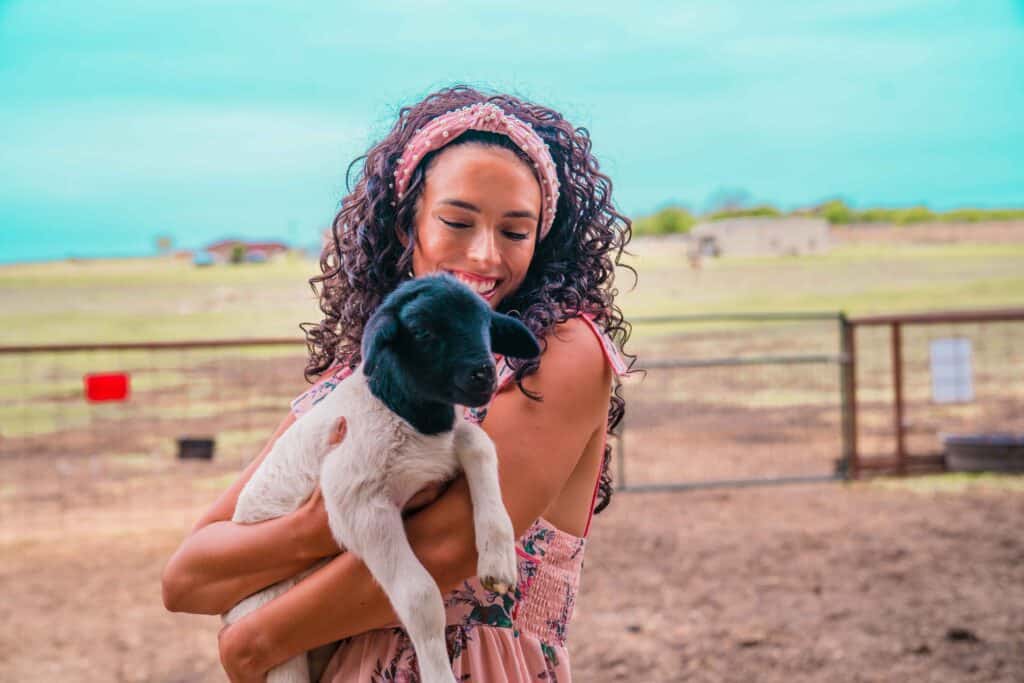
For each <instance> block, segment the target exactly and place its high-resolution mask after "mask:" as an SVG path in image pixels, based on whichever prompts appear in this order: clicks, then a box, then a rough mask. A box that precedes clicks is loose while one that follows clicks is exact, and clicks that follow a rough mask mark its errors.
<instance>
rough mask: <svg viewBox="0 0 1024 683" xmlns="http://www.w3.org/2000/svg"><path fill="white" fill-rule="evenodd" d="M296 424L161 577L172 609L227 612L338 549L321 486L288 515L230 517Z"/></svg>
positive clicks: (425, 497) (417, 501)
mask: <svg viewBox="0 0 1024 683" xmlns="http://www.w3.org/2000/svg"><path fill="white" fill-rule="evenodd" d="M294 421H295V417H294V415H288V416H287V417H286V418H285V419H284V420H283V421H282V422H281V424H280V426H278V428H277V430H275V432H274V434H273V435H272V436H271V437H270V440H269V441H268V443H267V445H266V446H265V447H264V449H263V451H261V452H260V454H259V455H258V456H256V458H255V459H254V460H253V462H251V463H250V464H249V465H248V466H247V467H246V468H245V470H244V471H243V472H242V474H241V475H240V476H239V477H238V479H237V480H236V481H235V482H234V483H233V484H232V485H231V486H230V487H229V488H228V489H227V490H226V491H224V493H222V494H221V496H220V497H219V498H218V499H217V501H216V502H214V503H213V505H211V506H210V509H209V510H207V511H206V513H204V514H203V516H202V517H201V518H200V519H199V521H198V522H197V523H196V525H195V527H193V530H192V533H191V534H189V536H188V537H187V538H185V540H184V541H183V542H182V544H181V546H180V547H179V548H178V550H177V551H176V552H175V554H174V555H173V556H172V557H171V559H170V560H169V561H168V563H167V566H166V567H165V568H164V572H163V579H162V582H163V599H164V606H165V607H166V608H167V609H169V610H171V611H174V612H191V613H194V614H223V613H224V612H226V611H227V610H229V609H230V608H231V607H233V606H234V605H236V604H238V602H239V601H240V600H242V598H245V597H246V596H249V595H252V594H253V593H255V592H257V591H259V590H262V589H264V588H266V587H267V586H270V585H272V584H274V583H277V582H278V581H281V580H282V579H286V578H288V577H290V576H295V575H296V574H298V573H299V572H301V571H302V570H304V569H306V568H307V567H309V566H311V565H312V564H313V563H314V562H316V561H317V560H319V559H321V558H324V557H330V556H331V555H336V554H338V552H339V548H338V545H337V543H336V542H335V541H334V537H333V536H332V535H331V534H330V529H329V528H328V526H327V516H326V512H325V511H324V507H323V503H322V502H321V494H320V490H319V489H316V490H315V491H314V493H313V496H312V497H311V498H310V499H309V500H308V501H307V502H306V503H305V504H303V505H302V506H301V507H300V508H299V509H298V510H296V511H295V512H293V513H291V514H289V515H285V516H283V517H278V518H276V519H271V520H267V521H265V522H259V523H257V524H236V523H234V522H232V521H230V520H231V518H232V517H233V516H234V511H235V505H236V503H237V502H238V496H239V494H240V493H241V491H242V489H243V488H244V487H245V484H246V483H247V482H248V481H249V479H250V478H251V477H252V475H253V473H254V472H255V471H256V469H257V468H258V467H259V465H260V463H262V462H263V460H264V459H265V458H266V456H267V454H268V453H269V452H270V450H271V448H272V447H273V445H274V442H275V441H277V439H278V437H280V436H281V434H283V433H284V432H285V430H286V429H288V427H289V426H291V424H292V423H293V422H294ZM345 428H346V424H345V420H344V418H341V419H340V420H339V422H338V425H337V429H336V431H335V435H334V439H333V441H332V443H340V442H341V439H343V438H344V435H345ZM440 488H441V486H440V485H437V486H430V487H427V488H426V489H424V490H423V491H421V492H420V493H418V494H417V495H416V496H414V497H413V498H412V500H410V501H409V503H408V509H415V508H416V507H419V506H421V505H424V504H425V503H429V502H431V501H433V500H434V499H435V498H436V497H437V496H438V495H439V493H440Z"/></svg>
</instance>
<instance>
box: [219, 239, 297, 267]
mask: <svg viewBox="0 0 1024 683" xmlns="http://www.w3.org/2000/svg"><path fill="white" fill-rule="evenodd" d="M238 248H241V249H243V250H244V251H243V252H242V255H243V258H242V260H244V261H266V260H267V259H269V258H272V257H274V256H277V255H278V254H283V253H285V252H287V251H288V245H287V244H284V243H283V242H246V241H245V240H221V241H220V242H214V243H213V244H211V245H209V246H208V247H206V248H205V249H204V250H203V251H206V252H208V253H209V254H210V255H211V256H212V257H213V259H214V261H215V262H217V263H229V262H230V261H231V257H232V255H233V254H234V253H235V250H236V249H238Z"/></svg>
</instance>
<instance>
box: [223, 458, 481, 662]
mask: <svg viewBox="0 0 1024 683" xmlns="http://www.w3.org/2000/svg"><path fill="white" fill-rule="evenodd" d="M472 515H473V510H472V505H471V502H470V497H469V490H468V488H467V486H466V482H465V479H464V478H460V479H458V480H457V481H456V482H455V483H454V484H453V485H452V486H451V487H450V488H449V490H448V491H447V492H446V493H445V494H444V495H443V496H441V498H439V499H438V500H437V501H436V502H435V503H434V504H433V505H431V506H430V507H428V508H426V509H425V510H423V511H422V512H420V513H418V514H416V515H413V516H412V517H410V518H409V519H407V520H406V523H405V528H406V533H407V535H408V537H409V542H410V545H411V546H412V549H413V552H414V553H415V554H416V556H417V558H419V560H420V562H421V563H422V564H423V566H424V567H425V568H426V570H427V571H428V572H429V573H430V574H431V576H433V577H434V580H435V581H437V584H438V586H439V588H440V589H441V590H442V592H445V591H448V590H451V589H452V588H455V587H456V586H457V585H459V583H460V582H461V581H462V580H464V579H465V578H466V577H469V576H472V575H473V574H475V568H476V564H475V563H476V548H475V544H474V537H473V522H472V519H473V516H472ZM396 621H397V617H396V616H395V613H394V611H393V610H392V608H391V604H390V602H389V601H388V598H387V596H386V595H385V593H384V592H383V590H381V588H380V586H379V585H378V584H377V583H376V581H375V580H374V579H373V576H372V575H371V574H370V572H369V570H368V569H367V568H366V565H365V564H363V562H362V561H361V560H360V559H359V558H358V557H356V556H355V555H353V554H351V553H347V554H345V555H341V556H338V557H336V558H334V559H333V560H331V562H329V563H328V564H327V565H325V566H324V567H322V568H321V569H319V570H317V571H316V572H315V573H314V574H312V575H311V576H310V577H308V578H307V579H305V580H304V581H302V582H301V583H299V584H298V585H296V586H294V587H293V588H292V589H291V590H289V591H288V592H287V593H285V594H284V595H282V596H279V597H278V598H276V599H275V600H273V601H272V602H270V603H269V604H267V605H265V606H263V607H262V608H260V609H259V610H257V611H256V612H253V613H252V614H249V615H248V616H246V617H244V618H243V619H242V620H240V621H239V622H238V623H236V624H235V625H234V626H232V627H231V628H232V630H233V631H234V632H233V633H231V634H229V635H228V636H227V637H228V638H230V639H231V640H232V641H233V645H229V646H228V648H229V649H230V648H231V647H234V648H236V649H235V651H234V653H233V656H234V657H237V658H238V659H239V660H242V661H246V662H248V666H251V667H252V668H253V670H256V671H267V670H268V669H270V668H272V667H274V666H277V665H278V664H280V663H282V662H284V661H287V660H288V659H290V658H291V657H294V656H295V655H297V654H299V653H301V652H305V651H308V650H311V649H313V648H314V647H317V646H319V645H323V644H324V643H329V642H332V641H335V640H340V639H342V638H347V637H349V636H352V635H356V634H359V633H364V632H366V631H372V630H374V629H378V628H382V627H384V626H387V625H388V624H393V623H395V622H396Z"/></svg>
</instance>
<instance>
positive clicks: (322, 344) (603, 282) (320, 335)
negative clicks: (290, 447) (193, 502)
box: [300, 85, 636, 512]
mask: <svg viewBox="0 0 1024 683" xmlns="http://www.w3.org/2000/svg"><path fill="white" fill-rule="evenodd" d="M478 102H490V103H493V104H495V105H497V106H499V107H501V108H502V109H503V110H504V111H505V112H507V113H509V114H511V115H513V116H516V117H517V118H519V119H520V120H522V121H524V122H526V123H529V124H530V125H532V127H533V130H534V131H535V132H536V133H537V134H538V135H539V136H540V137H541V139H543V140H544V142H545V143H547V145H548V148H549V150H550V153H551V157H552V159H553V160H554V162H555V165H556V167H557V173H558V181H559V184H560V186H561V191H560V196H559V198H558V205H557V207H556V213H555V219H554V224H553V225H552V227H551V231H550V232H549V233H548V234H547V236H546V237H545V239H544V240H542V241H540V242H539V243H538V244H537V247H536V251H535V252H534V256H533V260H532V261H531V263H530V266H529V268H528V271H527V274H526V278H525V279H524V281H523V283H522V285H521V286H520V287H519V289H518V290H517V291H516V292H515V293H514V294H512V295H510V296H508V297H506V298H505V299H504V300H502V301H501V302H500V304H499V307H498V310H500V311H501V312H503V313H510V314H512V315H515V316H516V317H517V318H519V319H520V320H522V321H523V323H524V324H526V326H527V327H529V328H530V330H531V331H532V332H533V333H534V334H535V335H536V336H537V338H538V340H540V342H541V347H542V348H546V342H545V337H546V336H547V335H548V334H549V333H550V332H551V331H552V330H553V329H554V328H555V326H556V325H558V324H559V323H561V322H565V321H566V320H569V319H571V318H573V317H575V316H576V315H578V314H579V313H588V314H591V315H593V316H594V320H595V322H596V323H597V324H598V325H599V326H600V327H601V328H602V329H604V330H605V331H606V332H607V333H609V335H610V336H611V337H612V339H613V340H614V341H615V342H616V344H618V346H619V347H620V348H622V347H623V346H624V345H625V343H626V341H627V340H628V339H629V335H630V331H631V326H630V324H629V323H628V322H626V320H625V319H624V318H623V316H622V311H621V310H620V309H619V307H618V306H617V305H615V296H616V295H617V294H618V290H616V289H615V288H614V286H613V282H614V276H615V267H616V266H617V265H620V263H619V260H620V258H621V255H622V252H623V249H624V247H625V245H626V243H627V242H628V241H629V239H630V237H631V235H632V224H631V222H630V220H629V219H628V218H627V217H626V216H624V215H623V214H621V213H619V212H618V211H617V210H616V209H615V207H614V205H613V203H612V196H611V193H612V183H611V180H610V179H609V178H608V176H606V175H604V174H603V173H601V172H600V171H599V170H598V169H599V166H598V162H597V159H595V158H594V156H593V154H592V153H591V151H590V147H591V143H590V134H589V132H588V131H587V130H586V129H585V128H574V127H573V126H572V124H570V123H569V122H568V121H566V120H565V119H564V118H563V117H562V116H561V115H560V114H559V113H558V112H555V111H553V110H551V109H548V108H547V107H543V106H540V105H538V104H533V103H531V102H526V101H523V100H520V99H518V98H516V97H512V96H510V95H506V94H495V95H486V94H484V93H481V92H479V91H477V90H475V89H473V88H471V87H468V86H465V85H457V86H454V87H451V88H445V89H442V90H440V91H438V92H435V93H432V94H430V95H428V96H427V97H426V98H424V99H423V100H422V101H421V102H419V103H417V104H415V105H412V106H408V107H402V108H401V109H400V110H399V113H398V120H397V121H396V122H395V124H394V126H393V127H392V129H391V131H390V132H389V133H388V134H387V135H386V136H385V137H384V139H383V140H381V141H380V142H378V143H377V144H376V145H374V146H373V147H372V148H371V149H370V150H369V152H367V153H366V154H365V155H363V156H361V157H359V158H357V159H355V160H354V161H353V162H352V163H351V164H350V165H349V168H348V172H347V174H346V187H347V189H348V192H349V194H348V195H347V196H345V198H344V199H343V200H342V202H341V210H340V211H338V214H337V215H336V216H335V218H334V222H333V224H332V226H331V236H330V239H329V240H328V241H327V243H326V244H325V245H324V249H323V253H322V255H321V257H320V270H321V274H320V275H316V276H314V277H312V278H310V280H309V284H310V286H311V287H312V288H313V292H314V293H315V294H316V295H317V298H318V299H319V305H320V310H321V311H323V313H324V316H325V317H324V319H323V320H322V321H321V322H319V323H303V324H302V325H300V327H301V328H302V330H303V332H304V333H305V335H306V344H307V346H308V348H309V362H308V364H307V366H306V371H305V375H306V379H307V380H308V381H313V380H314V379H315V378H316V377H317V376H318V375H319V374H321V373H322V372H323V371H324V370H326V369H327V368H329V367H331V366H333V365H338V364H344V365H347V366H349V367H355V366H356V365H357V364H358V363H359V361H360V340H361V338H362V334H363V327H364V325H365V324H366V322H367V320H368V319H369V317H370V315H371V314H372V313H373V311H374V309H376V307H377V306H378V305H379V304H380V302H381V300H382V299H383V298H384V297H385V296H387V294H388V293H390V292H391V291H392V290H393V289H394V288H395V287H397V286H398V284H399V283H400V282H402V281H403V280H405V279H407V278H409V277H410V269H411V265H412V256H413V249H414V247H415V237H416V236H415V230H414V216H415V206H416V200H417V199H418V198H419V196H420V193H421V192H422V190H423V184H424V179H425V176H426V172H427V169H428V168H429V167H430V163H431V161H432V158H433V157H434V155H436V154H438V153H440V152H441V151H443V150H445V149H448V148H449V147H452V146H455V145H462V144H482V145H491V146H499V147H503V148H506V149H510V150H512V151H513V152H514V153H516V154H517V155H518V156H520V157H521V158H523V159H524V160H526V161H527V162H529V157H527V156H526V155H525V154H524V153H523V152H522V151H521V150H519V149H518V148H517V147H516V145H515V144H514V143H513V142H512V141H511V140H509V139H508V138H507V137H505V136H503V135H498V134H494V133H485V132H478V131H467V132H466V133H464V134H463V135H461V136H459V137H458V138H457V139H455V140H454V141H452V142H451V143H449V144H448V145H447V146H445V147H442V148H441V149H440V150H437V151H436V152H433V153H432V154H428V155H426V156H425V157H424V158H423V160H422V161H420V163H419V164H418V165H417V166H416V168H415V169H414V170H413V173H412V176H411V177H410V182H409V186H408V190H407V191H406V192H405V194H404V195H403V197H402V199H401V200H399V199H397V197H396V195H395V191H394V188H393V186H392V184H391V181H392V178H393V176H394V172H395V168H396V164H397V160H398V159H399V157H401V155H402V151H403V150H404V148H405V146H406V143H407V142H408V141H409V139H410V138H411V137H412V136H413V134H414V133H415V132H416V130H417V129H418V128H421V127H422V126H424V125H425V124H426V123H427V122H429V121H430V120H431V119H433V118H435V117H437V116H439V115H441V114H444V113H446V112H448V111H451V110H453V109H458V108H460V107H464V106H467V105H473V104H476V103H478ZM360 166H361V168H359V171H360V172H359V173H358V175H357V177H356V182H355V187H354V189H353V187H352V171H353V169H356V168H357V167H360ZM399 231H401V232H403V233H404V234H405V236H406V239H404V240H401V239H399ZM403 242H404V243H405V244H403ZM623 267H625V268H628V269H629V270H630V271H632V272H633V275H634V278H635V276H636V272H635V271H633V270H632V268H629V266H628V265H623ZM631 358H633V359H634V360H635V357H632V356H631ZM510 365H511V366H512V368H513V369H514V370H515V380H516V384H517V385H518V387H519V389H520V391H522V392H523V393H524V394H526V395H527V396H529V397H530V398H532V399H534V400H540V397H539V396H538V395H536V394H534V393H532V392H530V391H529V390H527V389H526V388H525V387H524V386H523V378H524V377H526V376H528V375H530V374H533V373H534V372H536V371H537V368H538V367H539V365H540V362H539V360H538V359H533V360H527V361H518V360H510ZM620 389H621V387H620V385H619V384H618V383H617V382H616V386H615V390H614V391H613V393H612V396H611V402H610V405H609V408H608V432H609V434H613V433H614V430H615V428H616V427H617V426H618V424H619V422H620V421H621V420H622V416H623V414H624V411H625V401H624V400H623V399H622V397H621V395H620ZM610 459H611V446H610V445H608V444H606V445H605V453H604V463H603V465H602V471H601V481H600V485H599V492H598V503H597V506H596V508H595V511H598V512H599V511H601V510H603V509H604V508H605V507H606V506H607V505H608V503H609V501H610V499H611V493H612V485H611V474H610V472H609V470H608V467H609V462H610Z"/></svg>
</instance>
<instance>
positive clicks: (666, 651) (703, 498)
mask: <svg viewBox="0 0 1024 683" xmlns="http://www.w3.org/2000/svg"><path fill="white" fill-rule="evenodd" d="M197 468H201V466H200V465H197V464H189V465H186V466H184V467H183V469H181V470H179V471H171V472H168V473H165V474H164V477H163V479H164V481H165V482H166V484H167V485H166V490H169V491H178V492H179V494H180V495H164V496H163V497H161V498H157V499H155V501H156V502H155V503H154V505H153V506H152V507H145V506H142V507H140V503H139V502H138V500H136V501H135V502H134V504H133V505H132V506H126V507H124V509H118V507H117V506H104V505H102V504H93V505H91V506H89V513H88V514H86V512H87V510H86V508H84V507H83V508H81V509H77V508H74V507H72V508H65V509H64V510H62V511H59V514H58V513H57V512H55V513H54V514H53V515H52V516H51V517H50V522H51V525H50V528H49V529H48V531H47V530H44V529H41V528H40V527H39V526H38V525H36V526H34V528H32V527H24V528H31V531H30V532H27V533H24V534H15V533H10V532H11V530H12V522H13V523H14V525H17V520H16V519H12V517H11V515H10V513H11V510H10V509H9V508H8V509H6V510H3V512H4V518H3V519H4V526H5V528H6V531H7V532H8V534H7V535H6V536H5V537H4V540H3V541H2V542H0V556H2V557H3V561H2V562H0V595H2V596H3V600H2V601H0V680H4V681H15V680H17V681H55V680H65V681H83V682H86V681H97V682H98V681H162V682H168V683H169V682H172V681H173V682H182V683H183V682H185V681H220V680H224V679H223V676H222V674H221V673H220V670H219V666H218V663H217V655H216V646H215V643H216V632H217V630H218V627H219V623H218V620H217V619H216V618H213V617H201V616H191V615H182V614H170V613H167V612H165V611H164V609H163V607H162V605H161V602H160V587H159V577H160V571H161V569H162V567H163V564H164V562H165V561H166V559H167V558H168V556H169V555H170V553H171V552H172V551H173V549H174V548H175V546H176V544H177V543H178V541H179V539H180V537H181V535H182V534H183V533H184V529H185V526H186V524H187V523H188V522H189V521H190V520H192V519H194V518H195V516H196V515H198V514H199V512H200V510H201V509H202V506H203V505H204V504H205V502H206V500H208V499H209V497H210V496H211V495H212V492H210V491H206V492H203V491H202V490H200V491H199V492H198V493H196V492H195V491H196V490H195V489H194V488H193V489H189V488H188V487H187V486H184V485H183V483H184V482H185V481H187V480H195V479H197V478H201V475H202V472H201V469H197ZM1000 482H1002V485H1001V486H998V487H993V486H991V485H989V486H985V485H983V483H979V484H973V485H970V486H966V487H963V488H962V490H954V491H942V490H929V489H928V487H927V486H926V487H924V491H921V490H916V489H906V488H888V487H884V486H881V485H879V484H877V483H875V484H870V483H858V484H855V485H845V484H840V483H830V484H815V485H797V486H785V487H773V488H772V487H762V488H756V489H737V490H707V491H697V492H688V493H658V494H649V493H645V494H640V493H622V494H619V495H617V497H616V498H615V500H614V502H613V504H612V506H611V507H610V508H609V509H608V510H607V511H606V512H605V513H604V514H602V515H601V516H600V517H598V519H597V521H596V522H595V525H594V527H593V531H592V536H591V542H590V547H589V548H588V550H587V559H586V569H585V572H584V577H583V586H582V593H581V595H580V598H579V600H578V603H577V611H576V617H575V619H574V621H573V623H572V625H571V632H570V633H571V635H570V647H571V652H572V656H573V665H574V673H575V679H576V680H578V681H583V682H589V681H594V682H598V683H600V682H604V681H708V682H711V681H768V682H773V681H905V680H919V681H943V682H945V681H1007V682H1010V681H1020V680H1024V610H1021V609H1020V606H1021V605H1024V537H1022V536H1021V534H1020V530H1019V521H1020V520H1021V519H1024V485H1022V483H1021V482H1020V481H1018V480H1012V479H1009V480H997V481H996V483H1000ZM1007 482H1009V483H1007ZM917 488H921V487H917ZM184 491H190V493H189V494H188V495H184V494H183V493H182V492H184ZM79 512H80V513H81V514H79ZM42 514H43V513H40V514H39V515H37V516H36V518H37V521H41V520H42ZM18 526H21V525H18Z"/></svg>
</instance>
